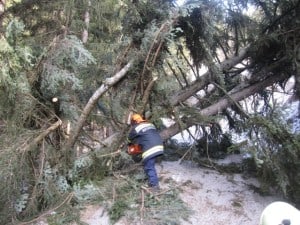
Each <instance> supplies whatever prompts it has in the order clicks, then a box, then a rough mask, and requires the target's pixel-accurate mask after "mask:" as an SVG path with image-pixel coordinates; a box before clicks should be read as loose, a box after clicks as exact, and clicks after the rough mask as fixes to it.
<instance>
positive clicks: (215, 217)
mask: <svg viewBox="0 0 300 225" xmlns="http://www.w3.org/2000/svg"><path fill="white" fill-rule="evenodd" d="M157 171H158V173H159V176H160V178H161V183H160V184H161V188H162V190H164V189H168V188H172V187H170V186H169V185H170V184H169V183H168V182H165V181H166V180H168V179H170V178H171V179H172V180H174V181H175V182H176V185H178V186H180V188H181V190H182V192H181V194H180V197H181V199H182V200H183V201H184V202H185V203H186V204H187V205H188V207H189V208H191V209H192V210H193V211H194V213H193V215H191V216H190V217H189V218H188V220H186V221H184V220H182V221H180V224H182V225H204V224H210V225H220V224H226V225H237V224H243V225H258V222H259V217H260V214H261V212H262V210H263V209H264V207H266V206H267V205H268V204H269V203H271V202H273V201H275V200H281V199H280V198H279V197H276V196H261V195H259V194H258V193H255V192H253V191H252V190H251V189H250V188H249V186H248V185H255V186H258V182H257V181H256V180H255V179H253V178H249V179H246V178H243V177H242V175H241V174H232V175H228V174H227V175H226V174H220V173H218V172H217V171H215V170H210V169H205V168H199V167H195V166H192V165H191V164H189V163H182V164H179V163H178V162H163V163H162V164H161V165H158V166H157ZM82 220H83V221H84V222H86V223H87V224H89V225H108V224H109V220H108V216H107V213H106V212H105V211H104V209H103V208H102V207H101V206H99V207H97V206H90V207H88V208H86V210H85V211H83V212H82ZM127 224H128V223H127V222H126V218H122V219H121V220H120V221H119V222H118V223H116V225H127ZM144 224H145V225H146V223H144ZM136 225H137V224H136Z"/></svg>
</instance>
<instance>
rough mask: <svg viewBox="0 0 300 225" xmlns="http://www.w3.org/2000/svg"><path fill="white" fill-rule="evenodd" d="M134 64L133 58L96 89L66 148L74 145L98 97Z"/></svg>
mask: <svg viewBox="0 0 300 225" xmlns="http://www.w3.org/2000/svg"><path fill="white" fill-rule="evenodd" d="M132 64H133V60H131V61H130V62H129V63H128V64H127V65H126V66H125V67H123V69H122V70H120V71H119V72H118V73H116V74H115V75H114V76H113V77H111V78H107V79H106V80H105V81H104V82H103V84H102V85H101V86H100V87H99V88H98V89H97V90H96V91H95V93H94V94H93V95H92V97H91V98H90V99H89V101H88V103H87V104H86V106H85V107H84V109H83V112H82V114H81V115H80V118H79V120H78V123H77V125H76V127H75V130H74V133H73V135H71V137H70V139H69V142H68V143H67V145H66V149H70V148H72V147H73V146H74V144H75V141H76V139H77V137H78V136H79V133H80V131H81V129H82V127H83V124H84V122H85V121H86V118H87V117H88V115H89V114H90V112H91V111H92V109H93V108H94V106H95V104H96V103H97V101H98V99H99V98H100V97H101V96H102V95H103V94H104V93H105V92H106V91H107V90H108V89H109V88H110V87H112V86H113V85H115V84H116V83H118V82H119V81H120V80H121V79H122V78H123V77H124V76H125V75H126V73H127V72H128V70H129V69H130V67H131V66H132Z"/></svg>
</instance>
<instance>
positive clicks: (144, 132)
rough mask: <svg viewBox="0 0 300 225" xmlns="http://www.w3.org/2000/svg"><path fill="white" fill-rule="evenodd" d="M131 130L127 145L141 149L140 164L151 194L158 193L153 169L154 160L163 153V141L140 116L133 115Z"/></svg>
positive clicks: (156, 179)
mask: <svg viewBox="0 0 300 225" xmlns="http://www.w3.org/2000/svg"><path fill="white" fill-rule="evenodd" d="M130 124H131V130H130V132H129V135H128V143H129V145H130V144H137V145H139V146H140V149H141V156H142V163H143V167H144V171H145V174H146V175H147V178H148V185H149V188H150V191H151V192H157V191H159V179H158V176H157V172H156V169H155V160H156V158H157V157H158V156H159V155H162V154H163V152H164V147H163V141H162V138H161V137H160V135H159V133H158V131H157V129H156V127H155V126H154V125H153V124H152V123H150V122H148V121H146V120H145V119H144V118H143V117H142V116H141V115H140V114H136V113H135V114H133V115H132V116H131V120H130Z"/></svg>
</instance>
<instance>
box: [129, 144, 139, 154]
mask: <svg viewBox="0 0 300 225" xmlns="http://www.w3.org/2000/svg"><path fill="white" fill-rule="evenodd" d="M127 153H128V155H139V154H141V153H142V148H141V146H140V145H138V144H130V145H128V147H127Z"/></svg>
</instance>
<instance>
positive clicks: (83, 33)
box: [82, 0, 91, 44]
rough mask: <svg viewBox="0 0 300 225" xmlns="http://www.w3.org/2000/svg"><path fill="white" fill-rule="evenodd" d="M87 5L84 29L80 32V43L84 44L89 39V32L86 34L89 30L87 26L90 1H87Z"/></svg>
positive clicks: (88, 23) (88, 24)
mask: <svg viewBox="0 0 300 225" xmlns="http://www.w3.org/2000/svg"><path fill="white" fill-rule="evenodd" d="M87 3H88V6H87V9H86V10H85V13H84V24H85V28H84V29H83V32H82V43H83V44H85V43H87V41H88V37H89V32H88V29H89V26H90V12H89V10H90V6H91V1H90V0H87Z"/></svg>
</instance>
